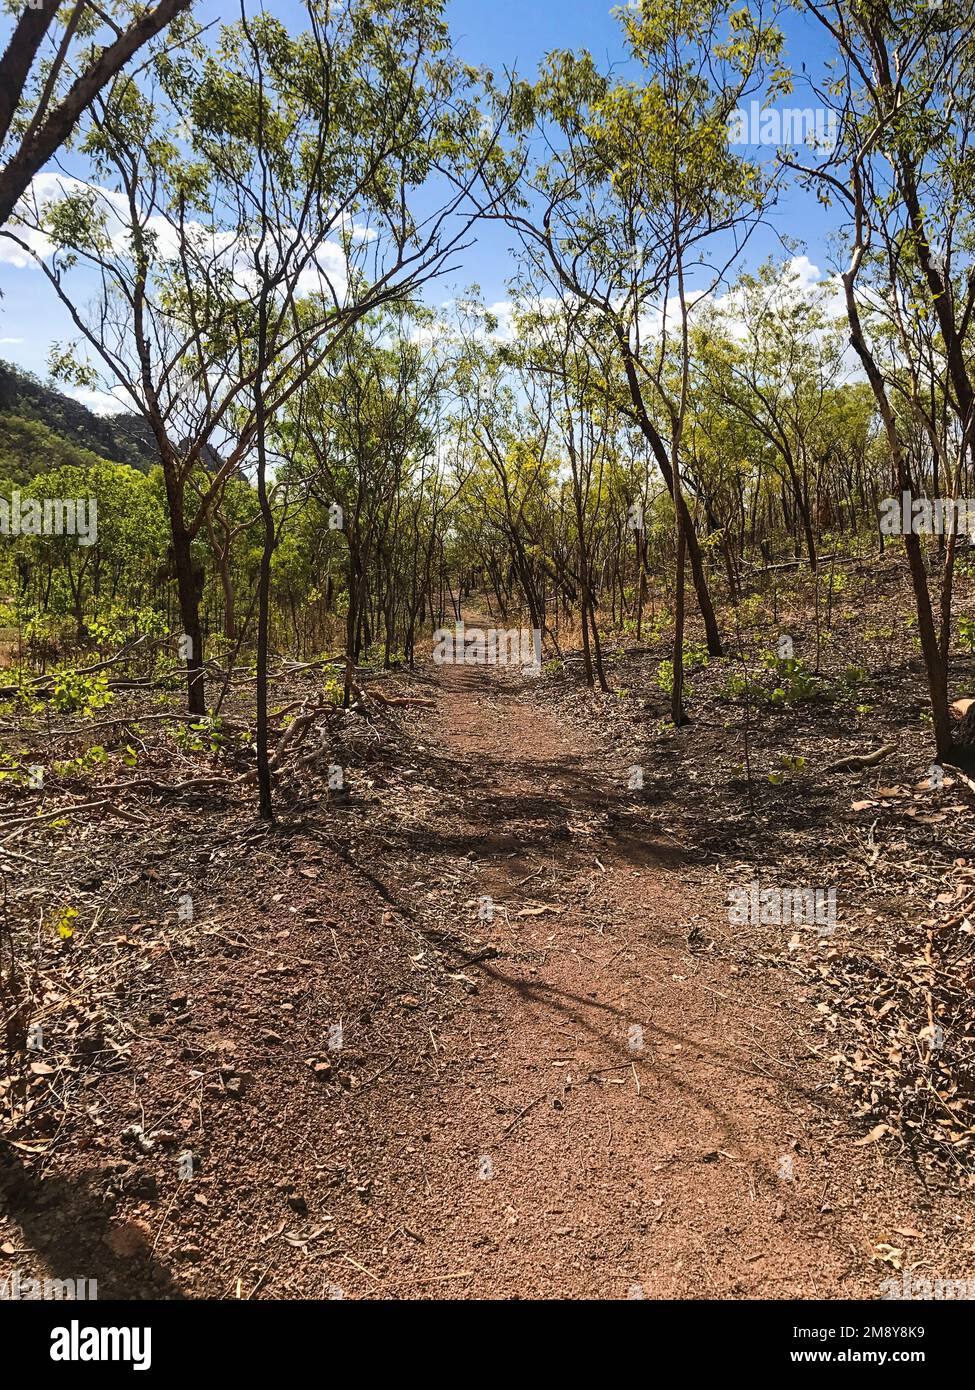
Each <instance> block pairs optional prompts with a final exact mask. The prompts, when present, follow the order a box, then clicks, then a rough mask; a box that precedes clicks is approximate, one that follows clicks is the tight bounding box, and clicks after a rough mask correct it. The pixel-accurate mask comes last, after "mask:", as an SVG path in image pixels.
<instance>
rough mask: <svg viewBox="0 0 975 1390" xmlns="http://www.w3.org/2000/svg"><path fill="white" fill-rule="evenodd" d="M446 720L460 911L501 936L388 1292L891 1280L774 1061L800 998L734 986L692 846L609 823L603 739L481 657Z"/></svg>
mask: <svg viewBox="0 0 975 1390" xmlns="http://www.w3.org/2000/svg"><path fill="white" fill-rule="evenodd" d="M438 722H439V737H440V740H442V751H443V753H444V754H445V755H446V756H447V758H448V760H449V762H450V763H452V764H454V765H455V766H456V767H457V768H458V769H461V768H463V769H464V770H465V772H466V774H467V775H468V776H469V777H470V778H471V779H472V781H470V782H469V783H468V784H467V787H466V795H465V803H464V810H463V813H462V817H463V818H462V819H461V820H460V821H458V820H457V819H456V812H454V811H453V810H449V811H445V812H444V813H443V816H444V819H445V820H449V833H450V837H451V842H452V845H453V846H454V849H455V853H456V852H457V851H458V850H461V851H462V850H463V847H464V846H465V845H466V846H467V847H468V851H467V853H468V861H469V873H468V882H469V892H468V894H467V900H466V903H465V908H466V909H467V911H468V913H469V914H470V919H473V918H474V916H475V913H476V909H477V906H478V903H479V902H482V906H483V901H482V900H483V898H484V896H485V895H487V896H489V898H490V900H491V903H492V904H493V914H494V915H493V920H492V921H490V922H484V923H483V924H482V935H483V937H484V938H485V940H487V941H489V942H490V943H491V944H492V945H493V946H495V947H496V948H497V949H498V952H499V955H498V957H497V958H496V959H490V960H484V961H482V962H480V963H479V965H478V966H477V967H476V968H473V967H472V968H471V969H470V970H469V971H468V972H467V973H468V974H469V975H470V977H471V979H472V980H475V979H476V982H477V992H476V994H474V993H472V995H471V998H470V1001H469V1008H467V1009H466V1010H464V1011H463V1013H461V1014H459V1015H458V1016H457V1017H456V1018H455V1019H454V1021H453V1026H452V1027H451V1028H450V1029H448V1030H447V1031H446V1032H445V1033H444V1034H443V1035H442V1036H440V1037H438V1038H437V1039H436V1049H437V1056H438V1061H439V1064H440V1068H441V1076H442V1078H443V1080H442V1081H441V1083H440V1084H438V1085H437V1086H435V1087H434V1088H433V1090H432V1092H431V1093H428V1094H427V1096H426V1097H425V1100H424V1103H423V1106H422V1110H423V1115H424V1116H425V1119H424V1122H423V1129H422V1132H421V1133H420V1134H419V1135H418V1136H417V1135H411V1136H410V1140H409V1142H408V1143H404V1144H403V1145H402V1148H401V1150H400V1152H399V1154H398V1155H397V1156H396V1157H395V1158H393V1162H394V1163H396V1164H397V1165H399V1164H401V1165H402V1171H404V1172H407V1173H408V1172H409V1171H410V1169H411V1168H412V1169H413V1170H414V1171H415V1173H416V1180H415V1181H413V1182H409V1183H408V1184H407V1185H406V1186H405V1187H403V1186H402V1185H400V1186H399V1193H400V1196H401V1201H400V1220H401V1226H402V1228H403V1229H405V1230H406V1231H408V1232H412V1233H414V1234H415V1236H416V1237H417V1239H416V1241H415V1244H414V1246H413V1248H412V1249H410V1250H409V1251H408V1253H406V1254H405V1255H404V1259H403V1268H402V1276H401V1278H395V1277H394V1279H393V1281H392V1282H393V1287H392V1288H390V1289H389V1290H388V1291H389V1292H395V1293H396V1294H398V1295H400V1296H403V1295H413V1296H416V1295H417V1294H424V1293H426V1294H428V1295H434V1296H436V1295H438V1294H439V1295H445V1294H453V1295H460V1296H466V1297H471V1298H491V1297H501V1298H511V1297H516V1298H519V1297H520V1298H524V1297H556V1298H559V1297H563V1298H564V1297H576V1298H578V1297H602V1298H621V1297H622V1298H625V1297H643V1296H645V1297H647V1298H655V1297H657V1298H659V1297H664V1298H687V1297H722V1298H728V1297H730V1298H742V1297H781V1298H800V1297H813V1296H818V1297H831V1296H832V1297H837V1296H857V1295H858V1294H860V1295H862V1296H867V1297H871V1296H876V1289H877V1285H878V1282H879V1276H878V1277H876V1278H873V1279H870V1280H869V1281H866V1282H865V1281H864V1278H863V1273H862V1271H863V1264H864V1259H863V1252H864V1233H863V1227H862V1223H858V1222H857V1221H856V1220H855V1218H854V1217H853V1214H852V1211H851V1203H852V1201H853V1199H854V1186H855V1185H854V1183H853V1182H852V1180H851V1178H850V1175H845V1177H844V1180H843V1182H842V1184H841V1186H842V1189H843V1190H841V1191H840V1192H837V1190H836V1187H837V1176H836V1174H835V1173H834V1172H833V1171H832V1169H831V1168H830V1166H829V1164H828V1162H827V1160H826V1158H825V1157H824V1155H822V1154H821V1153H820V1152H818V1151H817V1150H816V1145H815V1144H814V1143H812V1142H811V1141H810V1139H809V1130H810V1120H811V1119H812V1117H813V1116H814V1114H815V1106H814V1104H813V1101H812V1099H811V1098H810V1097H809V1096H808V1095H807V1094H806V1093H805V1092H804V1089H803V1079H804V1078H803V1070H802V1068H801V1067H800V1066H799V1065H798V1064H797V1063H796V1062H795V1061H794V1060H791V1059H785V1058H782V1056H781V1052H782V1050H783V1049H788V1046H789V1043H790V1041H791V1030H790V1029H789V1027H788V1014H787V1011H786V1009H785V1008H783V1007H782V1005H783V1003H784V1002H785V1001H782V1000H780V999H778V998H776V997H775V996H774V995H773V996H772V997H764V999H763V1003H762V1004H761V1005H751V1004H750V1003H749V1002H748V1001H747V1000H745V999H743V998H741V991H740V990H737V991H736V995H737V996H738V998H737V1002H734V1001H732V999H731V997H730V995H729V993H728V990H729V980H730V982H731V986H732V988H733V987H734V980H733V977H731V976H729V966H728V965H727V964H721V963H720V962H717V961H714V960H713V959H708V958H705V957H703V956H702V955H700V954H698V953H696V952H695V950H694V949H693V946H694V935H693V934H691V928H690V927H689V925H688V923H689V919H690V918H691V917H692V916H693V915H694V914H693V912H692V910H691V909H692V908H693V907H694V906H699V904H692V903H690V902H688V901H687V900H686V899H685V896H684V893H683V891H682V879H681V873H680V869H679V862H680V853H679V847H676V848H675V847H674V846H667V845H660V846H654V845H653V844H644V845H643V846H642V847H638V846H636V845H633V844H630V845H623V846H622V847H621V845H620V844H619V842H618V841H617V842H614V841H613V838H612V836H607V835H605V834H601V833H600V830H599V824H600V817H599V815H598V811H599V808H600V805H601V803H602V801H603V800H604V797H605V793H604V791H603V789H602V780H603V779H601V778H600V776H599V773H598V770H597V771H595V772H594V771H593V769H592V768H591V767H590V766H588V765H587V762H586V753H585V749H584V748H582V747H580V746H579V744H578V742H577V740H576V738H574V736H573V734H572V733H571V732H570V731H569V730H565V729H561V728H559V727H558V725H557V724H556V722H555V720H554V718H552V717H551V716H548V717H546V716H544V715H542V714H540V713H539V711H538V710H537V709H535V708H532V706H531V705H530V704H528V703H525V702H524V701H523V700H522V699H519V698H518V696H517V693H516V691H515V690H514V689H513V688H512V687H511V686H510V685H504V684H502V683H501V682H499V681H498V680H497V679H496V678H494V677H493V676H492V674H491V673H490V672H489V671H488V670H486V669H485V668H481V667H473V668H453V669H452V670H450V671H449V672H448V674H447V677H446V681H445V685H444V689H443V692H442V695H441V699H440V704H439V720H438ZM594 812H595V813H596V814H595V815H594ZM603 819H604V818H603ZM594 826H595V828H594ZM444 829H446V826H445V827H444ZM698 915H700V914H698ZM699 930H700V928H699ZM705 930H706V929H705ZM689 934H690V944H689V939H688V938H689ZM391 1157H392V1156H391ZM420 1237H422V1239H420Z"/></svg>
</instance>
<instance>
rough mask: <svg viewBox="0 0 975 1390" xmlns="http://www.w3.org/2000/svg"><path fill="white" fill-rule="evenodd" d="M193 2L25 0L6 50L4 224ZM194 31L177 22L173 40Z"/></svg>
mask: <svg viewBox="0 0 975 1390" xmlns="http://www.w3.org/2000/svg"><path fill="white" fill-rule="evenodd" d="M190 4H191V0H159V3H158V4H157V5H155V6H154V7H153V8H149V9H147V8H145V7H144V6H141V5H136V4H132V3H131V0H110V3H108V4H106V5H98V4H95V3H94V0H73V2H72V3H69V4H66V5H60V4H57V3H55V0H24V2H23V3H21V4H20V5H19V7H18V8H19V11H20V13H19V15H18V18H17V22H16V24H15V25H14V27H13V30H12V32H11V35H10V39H9V41H8V43H7V47H6V49H5V50H4V52H3V55H2V56H0V226H2V225H3V224H4V223H5V222H6V221H7V220H8V218H9V217H10V216H11V214H12V213H13V211H14V208H15V205H16V203H17V201H18V199H20V198H21V197H22V196H23V194H24V193H25V192H26V191H27V189H28V187H29V186H30V182H31V179H33V177H34V176H35V174H38V173H39V172H40V171H41V170H42V169H43V168H44V166H45V165H46V164H47V162H48V161H49V160H50V159H51V158H53V156H54V155H55V154H57V152H58V150H59V149H61V147H62V146H63V145H65V144H66V143H67V142H68V141H70V139H71V137H72V135H73V133H74V131H75V128H76V126H77V124H78V122H79V120H80V119H81V117H82V116H83V115H84V112H85V111H86V110H87V109H88V107H89V106H91V104H92V102H93V101H94V100H95V98H96V97H97V96H98V94H99V93H100V92H101V91H103V89H104V88H105V87H106V85H107V84H109V83H111V82H112V80H113V79H114V78H115V77H116V76H117V75H118V73H119V72H120V71H121V70H122V68H124V66H125V65H126V63H128V62H129V60H130V59H131V58H132V57H134V55H135V54H136V53H138V52H139V50H140V49H142V48H144V47H145V46H146V45H147V44H149V43H150V42H151V40H152V39H154V38H155V37H156V36H157V35H158V34H160V33H161V32H162V31H163V30H164V29H166V27H167V26H168V25H170V24H173V21H174V20H178V19H179V18H180V17H181V16H183V15H184V13H185V11H187V10H188V9H189V7H190ZM185 32H187V31H186V30H185V29H181V28H180V26H179V25H174V28H173V32H172V33H170V35H169V36H168V37H169V40H170V42H177V43H178V42H179V40H180V37H181V33H185Z"/></svg>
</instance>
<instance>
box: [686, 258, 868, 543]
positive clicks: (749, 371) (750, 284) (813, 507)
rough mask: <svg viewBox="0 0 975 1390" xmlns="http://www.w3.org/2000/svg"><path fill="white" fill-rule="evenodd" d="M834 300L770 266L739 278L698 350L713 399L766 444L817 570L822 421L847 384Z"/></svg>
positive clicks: (828, 289) (792, 270) (827, 291)
mask: <svg viewBox="0 0 975 1390" xmlns="http://www.w3.org/2000/svg"><path fill="white" fill-rule="evenodd" d="M832 294H833V287H832V286H831V285H830V284H829V283H828V282H827V283H825V284H819V285H814V286H809V287H803V285H802V284H801V283H800V281H799V273H798V270H797V269H796V267H795V266H794V265H791V264H786V265H784V266H777V265H775V263H774V262H765V264H764V265H762V266H761V267H760V268H759V269H758V271H757V272H756V273H754V274H752V273H744V274H742V275H741V276H740V277H739V279H738V281H737V283H736V284H735V286H734V288H733V290H732V292H731V293H730V294H729V295H728V296H727V297H726V299H725V300H724V302H723V303H722V304H721V305H720V306H719V307H715V309H714V310H713V311H711V312H710V313H708V315H707V317H706V319H704V320H703V321H702V323H701V326H700V332H699V333H698V334H697V337H696V342H695V349H696V352H695V358H696V366H697V369H698V371H699V372H700V373H701V374H702V375H703V376H704V378H705V380H706V381H707V383H708V385H709V387H710V389H711V391H713V392H714V394H715V395H716V396H717V398H718V399H719V400H720V401H721V403H722V404H723V405H724V406H725V408H726V409H727V410H728V411H729V412H731V413H733V414H735V415H738V416H740V417H741V418H742V419H743V421H744V422H746V424H747V425H748V426H750V427H751V428H752V429H753V430H754V431H755V433H756V434H757V435H758V437H759V439H760V440H761V441H762V444H763V445H764V447H765V452H766V456H767V462H768V466H769V467H770V469H771V470H772V471H773V472H774V473H775V474H776V475H777V476H778V477H779V478H780V480H781V482H782V484H783V489H784V492H785V494H786V495H788V496H789V497H790V499H791V504H792V505H791V508H790V510H791V511H792V513H793V516H794V518H795V521H796V523H797V525H796V531H797V535H798V532H799V531H800V530H801V534H802V536H803V539H804V541H805V547H806V554H807V557H808V560H809V565H810V568H811V569H813V570H815V568H816V560H817V542H816V530H817V520H816V512H817V503H818V486H819V481H820V474H821V471H822V468H823V463H824V454H823V452H822V450H821V448H820V445H821V443H822V440H823V421H824V418H825V416H826V415H827V413H828V409H829V404H830V391H831V390H832V389H833V387H834V386H835V385H837V384H839V383H840V381H841V380H842V378H843V375H844V371H843V343H842V341H841V337H840V333H839V330H838V327H837V325H836V323H835V321H834V318H833V316H832V314H831V312H830V300H831V297H832ZM786 520H787V521H788V517H787V518H786ZM796 553H797V554H798V550H797V552H796Z"/></svg>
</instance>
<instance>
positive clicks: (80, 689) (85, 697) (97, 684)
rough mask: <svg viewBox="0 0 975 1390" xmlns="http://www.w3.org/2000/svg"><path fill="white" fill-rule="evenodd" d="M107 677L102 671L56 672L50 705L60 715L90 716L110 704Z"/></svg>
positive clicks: (110, 697)
mask: <svg viewBox="0 0 975 1390" xmlns="http://www.w3.org/2000/svg"><path fill="white" fill-rule="evenodd" d="M112 698H113V697H112V692H111V691H110V690H109V688H108V676H107V675H106V674H105V673H104V672H102V671H95V672H91V673H90V674H86V673H84V672H82V671H69V670H63V671H56V672H55V673H54V685H53V691H52V694H51V704H52V706H53V707H54V709H56V710H58V711H59V712H60V713H61V714H92V713H93V712H94V711H95V710H98V709H104V708H105V706H106V705H110V704H111V703H112Z"/></svg>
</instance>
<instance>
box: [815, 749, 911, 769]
mask: <svg viewBox="0 0 975 1390" xmlns="http://www.w3.org/2000/svg"><path fill="white" fill-rule="evenodd" d="M896 752H897V744H896V743H884V744H881V746H880V747H879V748H878V749H876V751H875V752H873V753H851V754H850V755H849V756H848V757H846V758H840V759H839V760H838V761H837V762H835V763H830V764H829V766H828V767H826V768H825V769H824V771H826V772H844V771H847V770H851V771H852V770H853V769H854V768H857V769H858V768H861V767H876V766H877V764H878V763H882V762H883V760H884V758H889V757H890V755H891V753H896Z"/></svg>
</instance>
